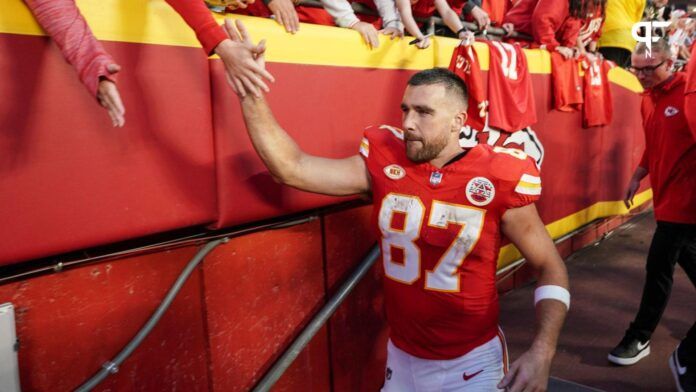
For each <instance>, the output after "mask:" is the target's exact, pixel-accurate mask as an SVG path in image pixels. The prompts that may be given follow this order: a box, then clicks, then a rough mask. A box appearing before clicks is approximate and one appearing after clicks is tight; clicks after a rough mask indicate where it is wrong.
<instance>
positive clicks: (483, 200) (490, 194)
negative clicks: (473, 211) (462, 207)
mask: <svg viewBox="0 0 696 392" xmlns="http://www.w3.org/2000/svg"><path fill="white" fill-rule="evenodd" d="M494 197H495V187H494V186H493V183H492V182H491V181H490V180H489V179H487V178H485V177H474V178H472V179H471V180H470V181H469V183H468V184H466V198H467V199H468V200H469V201H470V202H471V204H473V205H475V206H479V207H481V206H485V205H488V204H490V203H491V202H492V201H493V198H494Z"/></svg>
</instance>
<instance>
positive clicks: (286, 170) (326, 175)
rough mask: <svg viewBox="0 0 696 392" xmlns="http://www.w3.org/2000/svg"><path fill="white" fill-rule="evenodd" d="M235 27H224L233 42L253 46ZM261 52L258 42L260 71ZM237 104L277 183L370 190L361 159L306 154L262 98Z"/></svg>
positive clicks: (333, 190) (332, 191) (342, 191)
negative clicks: (282, 126)
mask: <svg viewBox="0 0 696 392" xmlns="http://www.w3.org/2000/svg"><path fill="white" fill-rule="evenodd" d="M236 26H237V29H238V30H239V31H238V32H237V31H236V30H235V29H234V28H233V26H231V24H227V26H226V27H227V30H228V33H229V34H230V36H231V37H232V39H233V40H235V41H238V42H244V43H245V44H247V45H250V46H254V45H253V43H252V42H251V37H249V34H248V32H247V31H246V29H245V28H244V25H243V24H242V23H241V22H240V21H237V23H236ZM264 51H265V47H264V46H263V42H261V43H260V44H259V45H257V46H256V49H255V52H256V53H257V55H256V61H257V63H258V64H259V65H260V66H261V67H262V68H265V67H264V65H265V64H264V59H263V54H264ZM231 83H234V81H231ZM239 101H240V104H241V106H242V113H243V114H244V121H245V122H246V126H247V130H248V132H249V137H250V138H251V142H252V144H253V145H254V148H255V149H256V152H258V154H259V156H260V157H261V159H262V160H263V162H264V163H265V164H266V167H268V170H269V171H270V172H271V174H272V175H273V176H274V177H275V178H276V180H278V181H279V182H281V183H283V184H286V185H290V186H292V187H295V188H298V189H301V190H304V191H308V192H315V193H323V194H326V195H334V196H345V195H353V194H358V193H366V192H368V191H369V190H370V181H369V174H368V172H367V166H366V165H365V161H363V159H362V158H361V157H360V156H358V155H357V154H356V155H354V156H351V157H349V158H344V159H329V158H322V157H317V156H313V155H309V154H306V153H305V152H304V151H302V149H300V147H299V146H298V145H297V143H295V141H294V140H293V139H292V138H291V137H290V135H288V134H287V132H285V130H283V128H281V126H280V125H279V124H278V122H277V121H276V120H275V118H274V117H273V113H272V112H271V108H270V107H269V106H268V104H267V103H266V100H265V99H264V98H263V97H261V98H256V97H253V96H251V95H246V96H241V95H239Z"/></svg>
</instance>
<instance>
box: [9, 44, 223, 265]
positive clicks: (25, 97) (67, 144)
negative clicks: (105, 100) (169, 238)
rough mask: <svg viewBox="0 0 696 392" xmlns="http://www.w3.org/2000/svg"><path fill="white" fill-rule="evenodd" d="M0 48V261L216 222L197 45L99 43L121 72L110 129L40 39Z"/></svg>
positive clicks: (204, 67) (206, 97) (206, 99)
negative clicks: (119, 116) (115, 124)
mask: <svg viewBox="0 0 696 392" xmlns="http://www.w3.org/2000/svg"><path fill="white" fill-rule="evenodd" d="M0 47H2V48H3V49H2V53H4V54H6V55H3V56H0V80H2V83H0V102H2V104H0V177H1V178H2V181H0V222H2V224H0V249H2V251H1V252H0V265H2V264H8V263H13V262H18V261H22V260H25V259H30V258H36V257H43V256H49V255H53V254H57V253H61V252H66V251H71V250H76V249H81V248H86V247H91V246H95V245H100V244H107V243H112V242H116V241H120V240H125V239H128V238H135V237H139V236H143V235H146V234H150V233H155V232H161V231H166V230H172V229H176V228H181V227H186V226H192V225H198V224H204V223H207V222H211V221H213V220H215V218H216V208H215V197H216V195H215V172H214V155H213V154H214V152H213V139H212V132H211V124H212V119H211V110H210V89H209V80H208V64H207V60H206V58H205V56H204V55H203V53H201V52H200V49H196V48H183V47H173V46H162V45H141V44H127V43H112V42H105V47H106V49H107V50H108V51H109V52H110V53H111V54H112V55H113V56H114V58H115V59H116V61H118V63H119V64H120V65H121V66H122V68H123V70H122V72H121V74H120V75H119V80H118V87H119V90H120V92H121V97H122V98H123V101H124V103H125V107H126V126H125V127H124V128H122V129H118V128H112V127H111V122H110V120H109V119H108V116H107V114H106V112H105V111H104V110H103V109H102V108H101V107H100V106H99V105H98V104H97V103H96V100H95V98H93V97H91V96H89V94H88V93H87V91H86V89H85V88H84V87H83V86H82V85H81V84H80V82H79V80H78V78H77V76H76V74H75V71H74V70H73V69H72V67H70V66H69V65H68V64H67V63H66V62H65V61H64V60H63V58H62V57H61V55H60V52H59V51H58V49H57V48H56V47H55V46H54V45H53V44H51V43H50V41H49V40H48V39H46V38H44V37H30V36H21V35H11V34H0ZM10 53H11V54H12V55H7V54H10Z"/></svg>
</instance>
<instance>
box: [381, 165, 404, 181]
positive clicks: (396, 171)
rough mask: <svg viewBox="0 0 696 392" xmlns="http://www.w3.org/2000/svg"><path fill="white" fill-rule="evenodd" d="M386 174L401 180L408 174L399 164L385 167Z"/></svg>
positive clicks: (393, 178)
mask: <svg viewBox="0 0 696 392" xmlns="http://www.w3.org/2000/svg"><path fill="white" fill-rule="evenodd" d="M384 174H386V176H387V177H389V178H391V179H392V180H400V179H402V178H404V176H405V175H406V170H404V168H403V167H401V166H399V165H389V166H385V167H384Z"/></svg>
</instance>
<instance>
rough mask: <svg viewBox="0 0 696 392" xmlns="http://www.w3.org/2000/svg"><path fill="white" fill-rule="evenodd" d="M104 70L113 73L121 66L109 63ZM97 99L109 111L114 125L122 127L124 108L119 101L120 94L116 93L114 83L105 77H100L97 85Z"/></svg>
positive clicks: (124, 119) (124, 118)
mask: <svg viewBox="0 0 696 392" xmlns="http://www.w3.org/2000/svg"><path fill="white" fill-rule="evenodd" d="M106 70H107V71H108V72H109V73H110V74H112V75H113V74H115V73H117V72H118V71H120V70H121V67H120V66H119V65H118V64H109V65H107V66H106ZM97 101H99V104H100V105H101V106H103V107H104V108H105V109H106V111H107V112H108V113H109V117H111V124H112V125H113V126H114V127H122V126H123V125H124V124H125V123H126V117H125V115H126V109H125V108H124V107H123V102H121V94H119V93H118V88H117V87H116V83H114V82H112V81H111V80H109V79H106V78H103V79H101V80H100V81H99V85H98V86H97Z"/></svg>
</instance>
